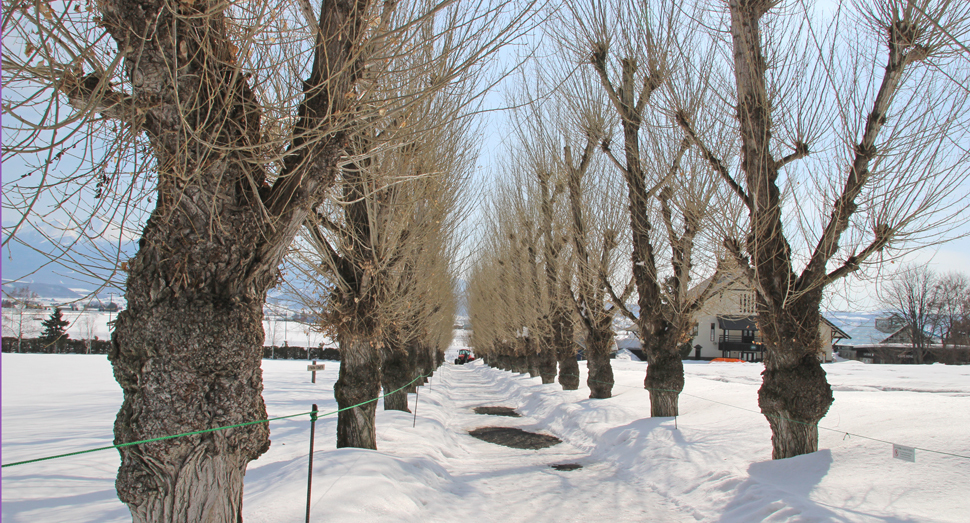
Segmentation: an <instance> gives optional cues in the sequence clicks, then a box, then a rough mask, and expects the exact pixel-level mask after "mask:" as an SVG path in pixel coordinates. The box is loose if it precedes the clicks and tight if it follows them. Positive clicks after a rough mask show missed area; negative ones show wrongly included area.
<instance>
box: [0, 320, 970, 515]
mask: <svg viewBox="0 0 970 523" xmlns="http://www.w3.org/2000/svg"><path fill="white" fill-rule="evenodd" d="M462 342H463V340H462V339H461V338H458V339H456V343H455V346H453V347H452V348H451V350H450V353H449V354H448V355H447V358H446V361H448V362H450V361H451V360H453V359H454V357H455V355H454V353H456V352H457V349H458V348H460V346H462ZM2 364H3V380H2V383H3V462H4V463H10V462H13V461H18V460H22V459H30V458H34V457H38V456H44V455H50V454H56V453H61V452H70V451H73V450H80V449H85V448H90V447H96V446H102V445H110V443H111V438H112V436H111V424H112V422H113V420H114V414H115V411H116V410H117V408H118V405H120V402H121V392H120V390H119V389H118V387H117V385H116V384H115V383H114V381H113V379H112V377H111V370H110V365H109V364H108V362H107V361H106V360H105V359H104V358H103V357H101V356H82V355H22V354H4V355H3V360H2ZM305 364H306V362H303V361H283V360H279V361H273V360H264V362H263V372H264V381H265V391H264V397H265V399H266V403H267V409H268V411H269V414H270V416H271V417H272V416H280V415H287V414H292V413H296V412H306V411H309V410H310V405H311V404H312V403H317V404H318V406H319V408H320V410H321V413H327V412H331V411H333V410H336V403H335V401H334V400H333V392H332V385H333V382H334V381H335V380H336V377H337V370H338V368H339V364H337V363H335V362H326V364H327V370H325V371H322V372H319V373H318V375H317V383H316V384H311V383H309V372H307V371H306V366H305ZM613 364H614V373H615V376H616V382H617V383H616V386H615V387H614V397H613V398H611V399H608V400H590V399H588V394H589V391H588V389H586V388H585V387H581V388H580V390H578V391H562V390H561V387H560V386H559V385H558V384H554V385H542V384H541V383H540V380H539V379H538V378H529V377H528V375H513V374H510V373H508V372H504V371H498V370H495V369H491V368H488V367H486V366H484V365H483V364H482V363H481V362H480V361H476V362H473V363H471V364H468V365H464V366H455V365H452V364H450V363H446V364H445V365H444V366H443V367H442V368H441V369H439V370H438V371H437V372H436V374H435V377H434V378H432V380H431V383H430V384H429V385H426V386H424V387H421V389H420V396H419V398H418V399H419V403H418V406H417V419H416V426H415V427H413V428H412V423H413V422H414V418H413V417H412V415H411V414H408V413H401V412H384V411H383V410H380V409H381V408H382V407H381V406H379V407H378V409H379V410H378V417H377V428H378V448H379V450H378V451H376V452H375V451H366V450H359V449H339V450H337V449H335V448H334V446H335V432H336V417H335V416H328V417H322V418H320V419H319V421H317V426H316V443H315V448H316V451H317V452H316V453H315V455H314V461H313V465H314V466H313V468H314V476H313V495H312V518H311V519H312V520H313V521H337V522H341V521H347V522H354V523H359V522H361V521H402V522H404V521H421V522H422V523H423V522H426V521H431V522H438V521H440V522H446V521H469V522H470V521H495V522H503V523H505V522H516V521H523V522H524V521H529V522H533V521H538V522H543V521H549V522H553V521H555V522H557V523H558V522H570V521H577V522H578V521H583V522H587V521H610V520H615V521H719V522H739V523H740V522H750V521H771V522H776V521H790V522H808V521H820V522H821V521H850V522H855V521H859V522H868V521H873V522H875V521H879V522H896V521H898V522H904V521H906V522H909V521H920V522H924V521H926V522H944V521H947V522H965V521H968V520H970V516H968V515H970V496H967V495H966V492H967V486H968V485H970V459H965V458H959V457H954V456H944V455H939V454H933V453H930V452H924V451H921V450H917V451H916V463H908V462H904V461H901V460H896V459H893V458H892V454H891V445H889V444H887V443H881V442H877V441H871V440H867V439H863V438H861V437H858V436H846V434H845V433H846V432H849V433H853V434H857V435H864V436H869V437H873V438H878V439H882V440H885V441H891V442H896V443H899V444H903V445H909V446H915V447H922V448H927V449H933V450H938V451H942V452H950V453H953V454H959V455H963V456H968V455H970V430H968V429H970V367H947V366H942V365H933V366H919V367H917V366H892V365H881V366H876V365H863V364H861V363H858V362H842V363H836V364H830V365H825V370H826V371H827V373H828V377H829V382H830V383H832V385H833V389H834V390H835V392H834V394H835V403H834V404H833V405H832V408H831V409H830V411H829V414H828V416H826V418H825V419H823V420H822V423H821V425H822V426H823V427H828V428H831V429H834V430H832V431H829V430H820V444H819V447H820V449H821V450H820V451H819V452H817V453H814V454H811V455H806V456H800V457H798V458H794V459H789V460H781V461H772V460H770V455H771V444H770V431H769V429H768V424H767V422H766V421H765V419H764V417H763V416H761V414H760V413H758V412H757V410H758V407H757V389H758V387H759V386H760V382H761V380H760V375H759V373H760V370H761V368H762V367H761V366H760V365H757V364H693V363H692V364H688V365H685V367H686V375H687V376H686V378H687V386H686V388H685V390H684V394H683V395H682V396H681V402H680V410H681V413H682V415H681V416H680V417H678V419H677V420H676V424H677V428H675V427H674V420H673V419H670V418H654V419H651V418H647V417H644V416H645V415H646V414H647V413H648V412H649V393H648V392H647V391H645V390H643V388H642V387H643V376H644V372H645V364H644V363H640V362H633V361H624V360H614V361H613ZM580 368H581V371H582V372H583V374H584V376H583V380H584V381H585V366H584V365H583V364H582V362H581V365H580ZM414 402H415V395H413V394H412V395H410V405H411V407H412V409H413V408H414ZM715 402H719V403H715ZM485 405H493V406H494V405H501V406H508V407H513V408H515V409H516V410H517V411H518V412H519V413H520V414H522V417H521V418H508V417H497V416H481V415H476V414H474V412H473V411H472V409H473V408H474V407H476V406H485ZM727 405H730V406H727ZM488 425H497V426H510V427H519V428H522V429H524V430H530V431H533V432H541V433H545V434H552V435H555V436H557V437H559V438H560V439H562V440H563V443H561V444H559V445H556V446H553V447H550V448H547V449H542V450H538V451H533V450H521V449H511V448H506V447H501V446H497V445H493V444H490V443H486V442H483V441H480V440H477V439H475V438H472V437H471V436H468V435H467V431H468V430H471V429H474V428H477V427H482V426H488ZM270 428H271V439H272V441H273V443H272V446H271V448H270V450H269V451H268V452H267V453H266V454H264V455H263V456H262V457H261V458H260V459H259V460H257V461H255V462H253V463H251V464H250V465H249V469H248V471H247V475H246V487H245V501H244V504H243V507H244V508H243V516H244V519H245V521H247V522H282V521H302V520H303V518H304V512H305V506H306V479H307V477H306V475H307V451H308V445H309V441H308V440H309V421H308V417H300V418H295V419H287V420H280V421H274V422H271V425H270ZM118 462H119V460H118V454H117V452H116V451H114V450H109V451H102V452H97V453H92V454H84V455H81V456H73V457H69V458H63V459H59V460H51V461H46V462H41V463H33V464H28V465H22V466H18V467H12V468H6V469H3V504H2V519H3V521H5V522H18V521H20V522H48V521H49V522H55V521H72V522H76V521H92V522H94V521H97V522H102V521H104V522H109V521H128V520H130V517H129V516H128V513H127V510H126V509H125V507H124V506H123V505H122V504H121V503H120V502H119V501H118V500H117V498H116V497H115V494H114V486H113V481H114V474H115V472H116V469H117V466H118ZM558 463H579V464H581V465H583V468H582V469H579V470H575V471H556V470H554V469H552V468H550V465H552V464H558Z"/></svg>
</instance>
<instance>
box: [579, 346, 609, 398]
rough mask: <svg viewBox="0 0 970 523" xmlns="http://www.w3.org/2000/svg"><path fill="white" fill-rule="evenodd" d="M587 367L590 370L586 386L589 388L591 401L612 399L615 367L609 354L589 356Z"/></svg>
mask: <svg viewBox="0 0 970 523" xmlns="http://www.w3.org/2000/svg"><path fill="white" fill-rule="evenodd" d="M586 365H587V368H588V369H589V376H587V378H586V385H587V386H589V397H590V399H607V398H612V397H613V366H612V364H611V363H610V356H609V354H589V358H588V359H587V360H586Z"/></svg>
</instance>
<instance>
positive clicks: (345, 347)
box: [333, 336, 381, 450]
mask: <svg viewBox="0 0 970 523" xmlns="http://www.w3.org/2000/svg"><path fill="white" fill-rule="evenodd" d="M339 343H340V375H339V377H338V378H337V383H335V384H334V386H333V395H334V397H335V398H336V399H337V407H339V408H340V409H341V410H340V412H339V413H338V414H337V448H343V447H357V448H362V449H372V450H377V430H376V425H375V415H376V414H377V401H376V400H377V398H378V396H380V392H381V355H380V350H379V349H377V348H376V347H375V344H374V343H373V340H371V339H369V338H366V337H363V336H341V337H340V339H339ZM372 400H373V401H372ZM365 402H369V403H365ZM362 403H363V405H361V404H362ZM355 405H356V406H355ZM351 407H353V408H351ZM344 409H346V410H344Z"/></svg>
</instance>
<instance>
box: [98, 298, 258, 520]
mask: <svg viewBox="0 0 970 523" xmlns="http://www.w3.org/2000/svg"><path fill="white" fill-rule="evenodd" d="M132 287H134V288H137V285H133V284H131V283H130V288H132ZM128 297H129V302H128V305H129V307H128V309H127V310H125V311H122V312H121V313H120V314H119V315H118V319H117V322H116V324H115V325H116V328H115V332H114V334H113V335H112V349H111V354H110V356H109V359H110V360H111V363H112V365H113V368H114V374H115V378H116V379H117V381H118V383H119V384H120V385H121V386H122V388H123V390H124V402H123V404H122V407H121V410H120V411H119V412H118V416H117V419H116V420H115V429H114V430H115V443H116V444H118V443H127V442H131V441H138V440H144V439H151V438H156V437H160V436H167V435H174V434H180V433H184V432H190V431H196V430H201V429H208V428H215V427H221V426H226V425H234V424H238V423H244V422H247V421H255V420H261V419H266V407H265V405H264V403H263V399H262V395H261V394H262V390H263V387H262V370H261V368H260V361H261V358H262V341H263V329H262V303H263V300H261V299H248V300H247V299H242V300H238V301H235V302H233V301H229V300H226V301H222V302H215V303H213V302H212V301H209V300H204V299H198V300H190V299H188V298H186V297H183V298H180V299H179V298H176V299H171V300H164V301H160V302H156V303H154V304H151V305H150V306H146V303H145V301H144V300H141V299H139V295H138V294H137V293H136V292H129V294H128ZM141 297H142V298H143V297H144V296H141ZM268 448H269V426H268V425H267V424H255V425H250V426H247V427H241V428H234V429H227V430H221V431H215V432H210V433H206V434H199V435H193V436H185V437H181V438H176V439H170V440H164V441H158V442H154V443H146V444H142V445H137V446H130V447H123V448H121V449H119V452H120V454H121V467H120V469H119V470H118V477H117V480H116V483H115V487H116V489H117V491H118V497H119V498H120V499H121V501H123V502H124V503H126V504H127V505H128V507H129V509H130V510H131V514H132V521H135V522H142V521H170V522H176V521H177V522H186V523H188V522H195V521H214V522H218V521H222V522H234V521H237V520H238V519H239V514H241V512H242V500H243V498H242V493H243V475H244V474H245V471H246V464H247V463H248V462H249V461H252V460H254V459H256V458H257V457H259V456H260V455H261V454H262V453H263V452H265V451H266V450H267V449H268Z"/></svg>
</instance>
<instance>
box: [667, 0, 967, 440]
mask: <svg viewBox="0 0 970 523" xmlns="http://www.w3.org/2000/svg"><path fill="white" fill-rule="evenodd" d="M853 7H854V8H855V9H848V8H847V7H846V8H844V9H840V10H839V11H837V12H836V13H835V15H834V17H833V18H831V19H830V20H829V21H828V22H827V24H826V25H823V24H822V23H819V22H818V20H819V19H820V17H816V16H815V15H814V14H813V13H808V12H806V9H807V8H806V7H805V4H804V3H794V2H791V3H785V5H783V4H782V3H781V2H772V1H768V0H758V1H742V0H731V1H729V2H727V5H726V8H727V11H726V14H725V17H724V18H723V19H717V18H713V19H711V20H708V21H707V24H708V26H709V27H712V28H716V29H717V30H723V32H722V33H718V34H712V35H711V40H712V41H714V42H722V41H723V40H722V35H725V34H730V41H727V42H724V47H722V52H721V53H720V54H719V55H716V56H721V57H725V60H724V62H721V63H718V62H717V61H715V62H714V64H715V65H712V64H711V62H707V63H704V64H700V63H697V62H690V63H692V65H691V66H690V67H693V68H695V69H698V70H700V69H702V68H703V69H705V70H712V71H716V72H719V73H720V72H722V71H723V72H724V74H723V76H717V75H715V76H714V77H713V78H712V79H711V81H710V82H709V83H708V84H709V86H711V87H712V88H716V87H718V86H721V85H730V86H732V87H731V90H732V91H733V92H729V91H728V90H721V91H720V92H719V100H720V102H716V103H714V104H701V105H703V108H700V109H698V105H695V107H694V108H693V109H685V110H682V111H681V112H679V113H678V114H677V115H676V119H677V122H678V124H679V125H680V126H681V128H682V129H683V130H684V131H685V133H686V134H687V135H688V136H689V137H690V138H691V139H692V142H693V144H694V145H695V146H696V147H698V148H699V149H700V150H702V151H704V155H705V157H706V158H707V159H708V161H709V163H710V165H711V168H712V170H713V171H714V172H716V173H718V175H719V177H720V178H721V180H722V182H723V183H724V184H725V187H727V188H729V189H730V190H731V191H732V192H733V193H734V194H735V197H736V198H737V199H738V200H739V201H741V202H743V204H744V205H745V206H746V207H747V210H748V224H747V230H746V231H745V232H744V234H742V235H741V236H743V237H744V239H743V240H740V241H739V240H734V239H728V240H727V241H726V242H725V243H726V247H727V248H728V250H729V251H730V252H732V253H733V255H734V256H735V258H736V259H737V260H738V261H739V262H740V265H741V266H742V267H745V268H746V270H747V272H748V274H749V277H750V279H751V281H752V282H754V284H755V289H756V292H757V299H758V309H759V322H758V327H759V330H760V331H761V334H762V338H763V340H764V342H765V345H766V356H765V372H764V373H763V377H764V384H763V385H762V387H761V389H760V391H759V405H760V407H761V411H762V412H763V413H764V414H765V416H766V418H767V419H768V423H769V425H770V426H771V430H772V444H773V452H772V456H773V457H774V458H776V459H780V458H787V457H792V456H796V455H799V454H804V453H808V452H813V451H815V450H816V449H817V446H818V428H817V424H818V421H819V419H821V418H822V417H823V416H824V415H825V413H826V412H827V411H828V408H829V406H830V405H831V403H832V401H833V397H832V391H831V387H830V386H829V385H828V383H827V381H826V378H825V372H824V370H822V367H821V365H820V361H819V357H818V353H819V351H820V346H821V342H820V339H819V328H818V325H819V322H820V321H821V317H820V314H819V304H820V302H821V299H822V292H823V289H824V288H825V287H826V286H827V285H829V284H831V283H832V282H834V281H837V280H839V279H840V278H842V277H845V276H846V275H848V274H850V273H853V272H855V271H857V270H859V269H860V267H863V266H865V265H875V264H877V263H878V262H879V261H880V260H881V259H883V257H884V256H886V255H893V254H895V253H900V252H905V251H906V250H908V249H911V248H913V247H916V246H919V245H920V244H925V243H928V242H933V241H937V240H939V239H940V237H941V234H942V233H943V232H945V231H946V230H947V228H948V227H950V226H952V225H953V224H954V223H956V222H958V221H959V220H956V222H955V221H954V218H955V215H954V213H955V212H958V211H959V210H960V209H962V208H964V207H965V205H966V203H965V202H961V201H960V196H959V195H961V194H965V190H964V191H963V192H962V193H961V191H960V189H959V187H960V186H961V184H963V183H964V182H965V180H966V178H967V174H968V172H970V171H968V169H967V167H966V166H967V163H966V154H967V153H966V149H965V148H963V149H960V146H955V145H954V144H957V143H960V142H961V141H962V140H964V139H965V136H966V132H967V129H968V127H967V125H966V114H967V112H966V109H967V90H966V87H965V81H966V80H965V79H966V71H967V69H966V56H965V55H964V56H960V51H959V50H958V49H957V47H956V45H955V42H954V41H953V38H963V37H965V36H966V35H967V34H968V30H970V25H968V15H970V6H967V5H966V4H965V3H956V2H950V1H947V0H943V1H936V0H871V1H870V0H860V1H857V2H853ZM716 56H715V58H716ZM721 65H723V66H724V67H720V66H721ZM961 84H962V85H961ZM711 99H715V100H716V99H718V98H717V97H712V98H711ZM712 122H719V124H720V125H718V123H712ZM724 129H728V130H729V131H730V132H731V133H733V134H734V136H736V137H738V139H739V140H740V144H741V146H740V154H739V157H737V158H732V157H731V154H733V152H731V151H724V150H721V149H719V148H718V147H717V142H716V141H715V140H716V136H718V135H723V130H724ZM719 133H720V134H719ZM735 169H736V170H737V171H738V172H737V174H736V173H735V172H734V171H735ZM783 211H786V212H789V213H790V214H789V217H788V218H787V219H785V218H783ZM795 239H803V240H804V243H802V244H795V246H794V247H793V245H792V244H791V243H790V242H791V241H793V240H795ZM890 249H892V250H890Z"/></svg>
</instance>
